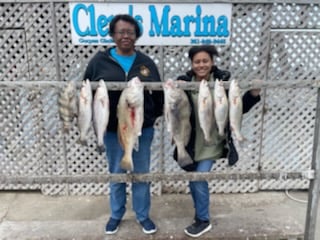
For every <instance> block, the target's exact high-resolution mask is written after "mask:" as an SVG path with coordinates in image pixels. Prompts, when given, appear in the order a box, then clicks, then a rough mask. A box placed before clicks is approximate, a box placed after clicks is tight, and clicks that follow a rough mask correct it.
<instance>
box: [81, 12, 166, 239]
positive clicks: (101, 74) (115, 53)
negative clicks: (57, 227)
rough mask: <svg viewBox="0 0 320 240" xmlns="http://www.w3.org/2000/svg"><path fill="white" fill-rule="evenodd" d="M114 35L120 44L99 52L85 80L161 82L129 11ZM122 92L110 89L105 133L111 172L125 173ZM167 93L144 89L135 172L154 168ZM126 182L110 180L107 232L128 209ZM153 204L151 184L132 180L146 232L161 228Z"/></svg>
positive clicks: (113, 229)
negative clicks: (119, 113)
mask: <svg viewBox="0 0 320 240" xmlns="http://www.w3.org/2000/svg"><path fill="white" fill-rule="evenodd" d="M109 31H110V35H111V36H112V38H113V40H114V42H115V44H116V46H114V47H110V48H108V49H107V50H106V51H100V52H98V53H97V54H96V55H95V56H94V57H93V58H92V59H91V60H90V62H89V64H88V67H87V69H86V71H85V74H84V79H89V80H91V81H99V80H100V79H103V80H104V81H106V82H115V81H119V82H127V81H129V80H130V79H132V78H133V77H138V78H139V79H140V80H141V81H142V82H160V81H161V79H160V75H159V72H158V69H157V66H156V64H155V63H154V61H153V60H152V59H151V58H150V57H149V56H147V55H145V54H144V53H142V52H140V51H137V50H136V49H135V42H136V41H137V40H138V38H139V37H140V36H141V30H140V28H139V24H138V22H137V21H136V20H135V19H134V18H133V17H131V16H130V15H127V14H119V15H116V16H115V17H114V18H113V20H112V21H111V22H110V25H109ZM120 94H121V91H109V93H108V95H109V101H110V117H109V124H108V127H107V133H106V134H105V136H104V142H105V145H106V154H107V160H108V167H109V171H110V173H125V172H126V171H125V170H123V169H121V167H120V161H121V158H122V155H123V149H122V147H121V145H120V143H119V141H118V136H117V128H118V119H117V105H118V102H119V98H120ZM162 109H163V92H162V91H152V92H151V91H144V120H143V127H142V135H141V136H140V137H139V149H138V151H134V152H133V165H134V170H133V172H134V173H148V172H149V170H150V169H149V168H150V155H151V152H150V151H151V150H150V147H151V142H152V139H153V134H154V129H153V124H154V122H155V120H156V118H157V117H159V116H160V115H162ZM126 201H127V194H126V183H120V182H110V209H111V216H110V218H109V221H108V223H107V224H106V227H105V233H106V234H114V233H116V232H117V231H118V229H119V226H120V223H121V220H122V218H123V216H124V214H125V212H126ZM150 205H151V198H150V183H149V182H141V183H139V182H135V183H132V206H133V210H134V211H135V213H136V218H137V221H138V222H139V223H140V224H141V226H142V230H143V232H144V233H146V234H152V233H155V232H156V231H157V227H156V225H155V224H154V222H153V221H152V220H151V219H150V218H149V210H150Z"/></svg>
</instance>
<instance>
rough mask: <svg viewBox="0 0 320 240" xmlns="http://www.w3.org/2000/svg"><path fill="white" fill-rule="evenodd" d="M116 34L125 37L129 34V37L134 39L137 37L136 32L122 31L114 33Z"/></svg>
mask: <svg viewBox="0 0 320 240" xmlns="http://www.w3.org/2000/svg"><path fill="white" fill-rule="evenodd" d="M114 33H115V34H119V35H120V36H125V35H126V34H127V35H128V36H129V37H133V36H135V35H136V32H134V31H130V30H128V31H123V30H121V31H119V32H114Z"/></svg>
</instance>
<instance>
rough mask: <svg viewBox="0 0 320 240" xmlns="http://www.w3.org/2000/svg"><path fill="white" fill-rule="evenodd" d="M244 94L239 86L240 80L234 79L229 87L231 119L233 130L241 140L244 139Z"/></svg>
mask: <svg viewBox="0 0 320 240" xmlns="http://www.w3.org/2000/svg"><path fill="white" fill-rule="evenodd" d="M242 108H243V106H242V95H241V91H240V88H239V84H238V81H237V80H235V79H233V80H231V83H230V88H229V121H230V127H231V131H232V132H233V133H234V135H235V137H236V139H237V140H238V141H239V142H242V141H243V140H244V137H243V135H242V134H241V131H240V130H241V122H242Z"/></svg>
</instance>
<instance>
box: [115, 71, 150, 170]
mask: <svg viewBox="0 0 320 240" xmlns="http://www.w3.org/2000/svg"><path fill="white" fill-rule="evenodd" d="M143 110H144V95H143V84H142V82H141V81H140V79H139V78H138V77H135V78H132V79H131V80H130V81H128V85H127V87H126V88H125V89H123V91H122V92H121V95H120V99H119V103H118V106H117V117H118V137H119V142H120V145H121V146H122V148H123V150H124V153H123V157H122V159H121V163H120V166H121V168H122V169H124V170H128V171H132V170H133V159H132V151H133V149H136V150H138V147H139V136H140V135H141V131H142V125H143V117H144V112H143Z"/></svg>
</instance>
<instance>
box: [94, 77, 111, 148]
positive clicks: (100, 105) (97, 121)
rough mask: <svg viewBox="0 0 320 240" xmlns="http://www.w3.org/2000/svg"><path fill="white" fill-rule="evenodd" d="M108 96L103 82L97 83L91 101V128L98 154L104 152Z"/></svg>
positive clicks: (108, 110) (108, 113) (107, 118)
mask: <svg viewBox="0 0 320 240" xmlns="http://www.w3.org/2000/svg"><path fill="white" fill-rule="evenodd" d="M109 115H110V109H109V95H108V89H107V86H106V84H105V82H104V80H100V81H99V82H98V87H97V89H96V92H95V95H94V100H93V127H94V130H95V134H96V137H97V150H98V152H99V153H102V152H104V151H105V147H104V142H103V138H104V135H105V133H106V129H107V126H108V122H109Z"/></svg>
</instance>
